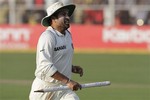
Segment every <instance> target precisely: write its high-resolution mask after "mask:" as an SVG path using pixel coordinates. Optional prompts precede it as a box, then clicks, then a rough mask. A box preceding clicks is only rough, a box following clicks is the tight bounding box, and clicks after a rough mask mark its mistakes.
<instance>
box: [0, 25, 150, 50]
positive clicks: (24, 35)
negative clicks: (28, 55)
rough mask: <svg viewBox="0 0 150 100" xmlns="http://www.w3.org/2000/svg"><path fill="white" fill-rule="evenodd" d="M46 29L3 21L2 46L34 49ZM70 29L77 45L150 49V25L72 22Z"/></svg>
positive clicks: (0, 46) (0, 29) (0, 43)
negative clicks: (105, 24) (112, 25)
mask: <svg viewBox="0 0 150 100" xmlns="http://www.w3.org/2000/svg"><path fill="white" fill-rule="evenodd" d="M45 29H46V28H45V27H42V26H41V25H34V26H32V25H15V26H10V25H0V50H6V49H9V50H10V49H25V50H27V49H35V48H36V45H37V41H38V38H39V36H40V34H41V33H42V32H43V31H44V30H45ZM69 30H70V31H71V32H72V37H73V42H74V47H75V48H77V49H143V50H149V49H150V26H142V27H138V26H118V27H103V26H99V25H76V24H72V25H71V27H70V29H69Z"/></svg>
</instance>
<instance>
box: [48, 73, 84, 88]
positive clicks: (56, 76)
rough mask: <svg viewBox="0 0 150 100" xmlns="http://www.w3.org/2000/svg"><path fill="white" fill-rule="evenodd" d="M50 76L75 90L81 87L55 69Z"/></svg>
mask: <svg viewBox="0 0 150 100" xmlns="http://www.w3.org/2000/svg"><path fill="white" fill-rule="evenodd" d="M51 77H53V78H54V79H56V80H59V81H61V82H62V83H64V84H66V85H67V86H68V87H70V88H71V89H72V90H73V91H77V90H78V89H81V88H82V87H81V85H80V84H79V83H77V82H75V81H73V80H70V79H69V78H68V77H66V76H65V75H63V74H61V73H60V72H58V71H56V72H55V73H54V74H53V75H52V76H51Z"/></svg>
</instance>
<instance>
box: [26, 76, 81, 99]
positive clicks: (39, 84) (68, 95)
mask: <svg viewBox="0 0 150 100" xmlns="http://www.w3.org/2000/svg"><path fill="white" fill-rule="evenodd" d="M50 86H57V85H54V84H53V85H50V84H47V83H46V82H44V81H42V80H40V79H38V78H35V79H34V81H33V83H32V87H31V91H30V95H29V100H80V99H79V97H78V96H77V94H76V93H75V92H74V91H72V90H63V91H56V92H46V93H38V92H34V91H35V90H38V89H42V88H46V87H50Z"/></svg>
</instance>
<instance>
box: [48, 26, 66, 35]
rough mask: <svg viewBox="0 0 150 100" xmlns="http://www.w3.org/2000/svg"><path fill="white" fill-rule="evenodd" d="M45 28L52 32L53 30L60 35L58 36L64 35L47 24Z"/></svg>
mask: <svg viewBox="0 0 150 100" xmlns="http://www.w3.org/2000/svg"><path fill="white" fill-rule="evenodd" d="M47 30H51V31H52V32H54V33H55V34H57V35H58V36H60V37H64V36H65V35H64V34H62V33H60V32H59V31H57V30H55V29H53V28H52V27H51V26H49V27H48V28H47ZM65 33H66V34H67V32H66V31H65Z"/></svg>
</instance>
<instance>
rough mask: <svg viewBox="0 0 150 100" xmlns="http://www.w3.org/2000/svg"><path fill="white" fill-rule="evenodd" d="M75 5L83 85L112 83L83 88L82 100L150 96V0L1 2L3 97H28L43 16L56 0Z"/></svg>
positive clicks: (0, 86) (73, 25) (142, 99)
mask: <svg viewBox="0 0 150 100" xmlns="http://www.w3.org/2000/svg"><path fill="white" fill-rule="evenodd" d="M57 1H62V2H63V3H64V4H65V5H67V4H71V3H73V4H75V5H76V10H75V12H74V13H73V15H72V16H71V27H70V28H69V30H70V31H71V33H72V37H73V43H74V48H75V54H74V59H73V64H75V65H80V66H82V67H83V68H84V76H83V77H82V78H80V77H79V76H78V75H73V79H74V80H76V81H78V82H80V83H88V82H96V81H106V80H109V81H111V83H112V84H111V85H110V86H108V87H100V88H90V89H83V90H82V91H78V92H77V94H78V95H79V97H80V99H81V100H150V6H149V5H150V0H0V10H1V11H0V100H28V95H29V92H30V87H31V84H32V81H33V79H34V71H35V67H36V63H35V57H36V54H35V53H36V52H35V50H36V44H37V41H38V38H39V36H40V34H41V33H42V32H43V31H44V30H45V29H46V27H43V26H41V24H40V22H41V19H42V18H43V17H44V16H46V15H47V14H46V12H45V10H46V8H47V7H48V6H49V5H51V4H52V3H54V2H57Z"/></svg>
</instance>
